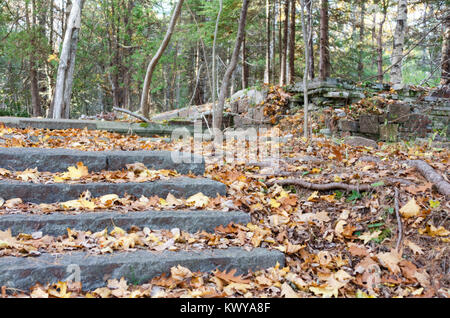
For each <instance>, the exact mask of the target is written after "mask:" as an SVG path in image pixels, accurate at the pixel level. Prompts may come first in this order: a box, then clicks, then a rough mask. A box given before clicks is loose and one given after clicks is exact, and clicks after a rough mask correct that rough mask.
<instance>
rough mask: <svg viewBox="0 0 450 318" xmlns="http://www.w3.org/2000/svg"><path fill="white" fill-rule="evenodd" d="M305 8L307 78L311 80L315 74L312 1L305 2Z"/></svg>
mask: <svg viewBox="0 0 450 318" xmlns="http://www.w3.org/2000/svg"><path fill="white" fill-rule="evenodd" d="M305 6H306V12H308V18H307V20H306V23H307V24H308V25H307V28H308V34H309V38H308V46H309V62H308V63H309V65H308V71H309V75H308V76H309V79H310V80H313V79H314V77H315V74H314V44H313V39H312V35H313V29H312V20H313V16H312V0H306V3H305Z"/></svg>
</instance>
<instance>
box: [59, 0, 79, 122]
mask: <svg viewBox="0 0 450 318" xmlns="http://www.w3.org/2000/svg"><path fill="white" fill-rule="evenodd" d="M83 5H84V0H74V1H73V4H72V9H71V11H70V16H69V19H68V22H67V28H66V33H65V34H64V42H63V45H62V50H61V56H60V59H59V60H60V61H59V67H58V75H57V78H56V87H55V93H54V100H53V118H61V116H62V115H63V112H64V115H66V114H67V110H68V109H69V107H70V104H68V105H65V104H64V103H67V102H69V103H70V95H69V96H66V95H65V94H67V93H71V91H72V81H73V77H71V76H73V68H74V65H75V59H74V58H75V53H76V49H77V48H76V44H77V41H78V31H79V29H80V27H81V11H82V8H83ZM69 86H70V87H69Z"/></svg>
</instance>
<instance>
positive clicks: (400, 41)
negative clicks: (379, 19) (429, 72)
mask: <svg viewBox="0 0 450 318" xmlns="http://www.w3.org/2000/svg"><path fill="white" fill-rule="evenodd" d="M407 10H408V6H407V0H398V6H397V25H396V26H395V31H394V45H393V49H392V68H391V82H392V83H394V84H399V83H401V82H402V81H403V76H402V59H403V46H404V44H405V33H406V21H407V17H408V16H407Z"/></svg>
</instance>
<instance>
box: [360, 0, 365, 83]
mask: <svg viewBox="0 0 450 318" xmlns="http://www.w3.org/2000/svg"><path fill="white" fill-rule="evenodd" d="M360 3H361V14H360V19H359V45H358V78H359V80H361V79H362V77H363V72H364V63H363V51H364V50H363V45H364V16H365V14H366V7H365V4H364V0H360Z"/></svg>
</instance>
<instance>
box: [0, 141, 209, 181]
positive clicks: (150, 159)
mask: <svg viewBox="0 0 450 318" xmlns="http://www.w3.org/2000/svg"><path fill="white" fill-rule="evenodd" d="M173 157H174V158H173ZM178 158H182V161H183V162H177V160H178ZM174 159H175V160H174ZM80 161H81V162H83V164H84V165H85V166H87V167H88V169H89V171H101V170H122V169H125V168H126V165H127V164H131V163H135V162H142V163H143V164H144V165H146V166H147V167H148V168H149V169H154V170H159V169H170V170H175V171H177V172H178V173H180V174H188V173H189V172H192V173H193V174H196V175H202V174H203V173H204V172H205V161H204V159H203V157H202V156H199V155H194V154H189V153H178V152H171V151H145V150H141V151H81V150H75V149H43V148H2V147H0V168H5V169H9V170H16V171H21V170H26V169H28V168H37V169H38V170H39V171H49V172H62V171H67V167H69V166H75V165H76V163H77V162H80ZM180 161H181V160H180Z"/></svg>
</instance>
